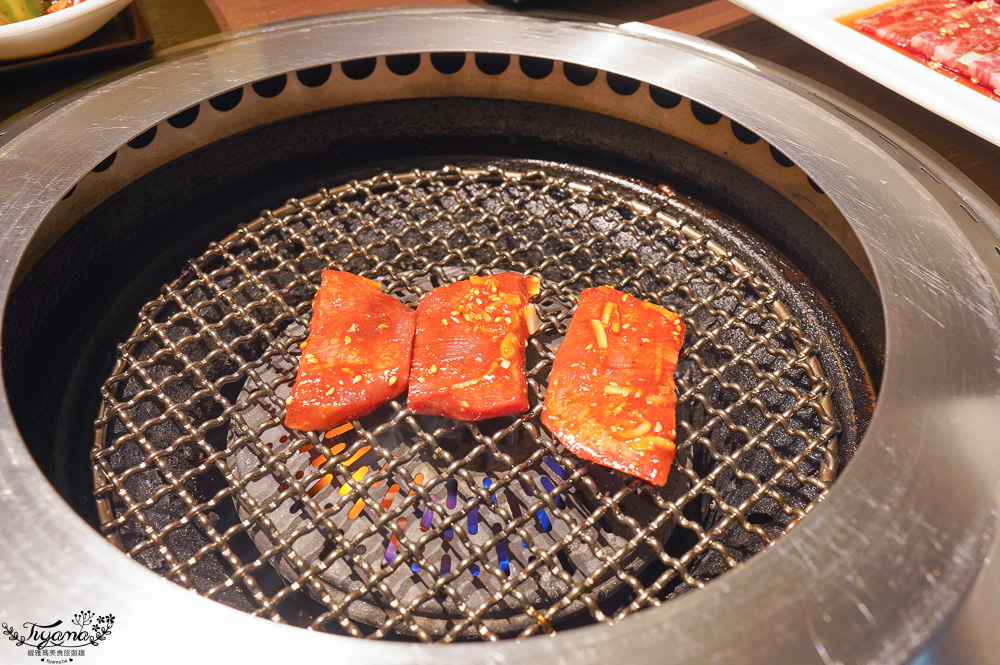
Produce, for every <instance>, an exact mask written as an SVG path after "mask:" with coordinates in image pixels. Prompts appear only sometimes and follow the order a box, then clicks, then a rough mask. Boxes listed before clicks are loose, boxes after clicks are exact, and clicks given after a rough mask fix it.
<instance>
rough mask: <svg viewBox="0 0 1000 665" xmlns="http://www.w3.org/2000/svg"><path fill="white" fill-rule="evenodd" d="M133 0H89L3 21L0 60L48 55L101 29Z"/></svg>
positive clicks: (0, 32)
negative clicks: (14, 20) (10, 20)
mask: <svg viewBox="0 0 1000 665" xmlns="http://www.w3.org/2000/svg"><path fill="white" fill-rule="evenodd" d="M131 1H132V0H86V2H81V3H80V4H78V5H74V6H73V7H67V8H66V9H61V10H59V11H57V12H53V13H51V14H45V15H43V16H39V17H38V18H29V19H28V20H27V21H18V22H17V23H9V24H7V25H0V60H17V59H21V58H34V57H36V56H40V55H47V54H49V53H55V52H56V51H61V50H63V49H64V48H68V47H70V46H72V45H73V44H76V43H77V42H80V41H83V40H84V39H86V38H87V37H89V36H90V35H92V34H94V33H95V32H97V30H98V29H99V28H101V27H102V26H103V25H104V24H105V23H107V22H108V21H110V20H111V19H112V18H114V17H115V14H117V13H118V12H120V11H121V10H123V9H125V7H126V5H128V4H129V3H130V2H131Z"/></svg>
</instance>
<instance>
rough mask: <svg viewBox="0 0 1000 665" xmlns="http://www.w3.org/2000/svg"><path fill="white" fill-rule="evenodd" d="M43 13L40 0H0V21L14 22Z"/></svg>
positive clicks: (43, 8) (43, 9) (43, 7)
mask: <svg viewBox="0 0 1000 665" xmlns="http://www.w3.org/2000/svg"><path fill="white" fill-rule="evenodd" d="M44 13H45V5H43V4H42V0H0V23H14V22H16V21H25V20H27V19H29V18H35V17H37V16H41V15H42V14H44Z"/></svg>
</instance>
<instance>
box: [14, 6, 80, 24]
mask: <svg viewBox="0 0 1000 665" xmlns="http://www.w3.org/2000/svg"><path fill="white" fill-rule="evenodd" d="M81 2H83V0H0V25H6V24H7V23H16V22H18V21H26V20H27V19H29V18H37V17H39V16H41V15H42V14H51V13H52V12H55V11H59V10H60V9H65V8H66V7H72V6H73V5H77V4H79V3H81Z"/></svg>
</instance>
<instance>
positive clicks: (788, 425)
mask: <svg viewBox="0 0 1000 665" xmlns="http://www.w3.org/2000/svg"><path fill="white" fill-rule="evenodd" d="M722 242H724V241H723V240H718V239H716V238H713V237H712V236H711V235H710V234H709V232H708V231H707V230H706V228H705V227H704V225H703V224H701V223H700V218H699V215H698V214H696V213H694V212H692V211H691V210H690V209H689V208H687V207H686V206H685V205H684V202H683V200H681V199H678V198H674V197H673V196H658V197H656V200H655V201H653V202H652V204H651V203H650V202H649V201H642V202H640V201H639V200H638V199H636V198H635V197H633V196H632V195H631V193H630V192H628V191H619V190H618V189H616V188H614V187H612V186H608V185H605V184H601V183H596V184H585V183H581V182H576V181H571V180H568V179H566V178H563V177H558V176H554V175H550V174H547V173H545V172H541V171H534V172H514V171H508V170H503V169H500V168H497V167H492V168H486V169H476V170H462V169H459V168H456V167H448V168H443V169H439V170H433V171H414V172H410V173H402V174H388V173H387V174H383V175H380V176H378V177H375V178H372V179H369V180H365V181H358V182H352V183H349V184H347V185H344V186H342V187H338V188H336V189H332V190H323V191H321V192H319V193H318V194H316V195H314V196H312V197H309V198H308V199H305V200H301V201H292V202H290V203H289V204H288V205H287V206H285V207H284V208H282V209H280V210H276V211H273V212H269V213H266V214H264V215H263V216H262V217H261V218H260V219H258V220H255V221H254V222H252V223H250V224H247V225H245V226H243V227H241V228H240V229H239V230H237V231H236V232H235V233H234V234H232V235H231V236H229V237H228V238H226V239H225V240H223V241H221V242H219V243H217V244H213V245H212V246H211V247H209V249H208V251H207V252H206V253H205V254H203V255H202V256H201V257H199V258H197V259H195V260H193V261H192V262H191V263H190V264H189V266H188V267H187V268H186V270H185V271H184V273H183V274H182V275H181V276H180V277H179V278H178V279H177V280H176V281H174V282H173V283H171V284H170V285H168V286H167V287H165V289H164V290H163V292H162V294H161V295H160V297H159V298H157V299H156V300H154V301H152V302H150V303H148V304H147V305H146V306H145V307H144V308H143V310H142V312H141V313H140V317H139V318H140V320H139V324H138V326H137V327H136V329H135V331H134V334H133V335H132V337H131V338H130V339H128V340H126V341H125V342H124V343H122V344H121V345H120V346H119V352H120V359H119V362H118V363H117V365H116V367H115V368H114V372H113V374H112V375H111V376H110V377H109V379H108V380H107V382H106V383H105V385H104V389H103V404H102V409H101V413H100V416H99V418H98V421H97V430H96V438H95V447H94V450H93V460H94V472H95V481H96V485H97V490H96V497H97V501H98V507H99V512H100V515H101V519H102V530H103V531H104V533H105V534H107V536H108V537H109V538H110V539H111V540H112V541H113V542H115V543H116V544H117V545H118V546H119V547H121V548H122V549H123V550H124V551H126V552H127V553H128V554H129V555H130V556H131V557H133V558H135V559H137V560H139V561H141V562H142V563H143V564H144V565H146V566H147V567H149V568H151V569H153V570H156V571H158V572H160V573H161V574H162V575H164V576H165V577H167V578H168V579H171V580H173V581H175V582H177V583H179V584H182V585H184V586H187V587H189V588H194V589H196V590H198V591H199V593H201V594H203V595H205V596H207V597H209V598H213V599H215V600H218V601H221V602H225V603H227V604H230V605H233V606H235V607H239V608H241V609H244V610H246V611H248V612H251V613H253V614H257V615H261V616H265V617H268V618H272V619H277V620H282V621H287V622H289V623H295V624H299V625H304V626H308V627H311V628H313V629H319V630H328V631H333V632H341V633H346V634H349V635H355V636H366V637H367V636H371V637H392V638H396V639H418V640H421V641H428V642H429V641H445V642H448V641H455V640H464V639H498V638H504V637H513V636H518V635H521V636H528V635H532V634H537V633H541V632H552V631H556V630H562V629H566V628H571V627H573V626H577V625H583V624H586V623H592V622H606V621H613V620H617V619H621V618H623V617H625V616H627V615H628V614H631V613H633V612H635V611H638V610H641V609H642V608H644V607H649V606H655V605H658V604H660V603H661V602H664V601H666V600H668V599H669V598H672V597H675V596H677V595H680V594H682V593H685V592H687V591H690V590H692V589H696V588H698V587H700V586H702V585H704V583H705V582H707V581H708V580H709V579H711V578H713V577H715V576H717V575H718V574H721V573H722V572H724V571H725V570H728V569H730V568H732V567H734V566H736V565H738V563H739V562H741V561H743V560H745V559H746V558H747V557H749V556H751V555H752V554H754V553H755V552H757V551H759V550H761V549H763V548H764V547H765V546H766V545H767V544H769V543H770V542H772V541H773V540H774V539H775V538H777V537H779V536H780V535H781V534H782V533H784V532H785V531H787V530H788V529H789V528H790V527H791V526H792V525H793V524H794V523H795V522H797V521H798V520H800V519H801V518H802V517H803V516H804V515H805V514H806V513H807V511H808V510H809V509H810V507H811V506H812V505H814V503H815V501H816V500H818V499H819V498H820V497H821V496H822V494H823V493H824V492H825V491H826V490H827V489H828V487H829V484H830V483H831V482H832V480H833V479H834V476H835V473H836V470H837V467H838V464H839V461H838V459H839V453H838V450H837V436H838V430H839V427H840V425H839V424H838V422H837V421H836V419H835V417H834V413H835V408H834V403H833V399H834V391H833V389H832V388H831V384H830V381H829V380H828V378H827V377H826V376H824V374H823V371H822V366H821V363H820V362H819V355H818V353H817V343H816V342H815V341H813V340H810V339H808V338H807V337H806V335H805V333H804V332H803V328H802V326H801V325H800V324H799V322H798V320H797V319H796V317H794V316H792V315H791V314H790V313H789V307H788V306H786V305H785V304H784V303H783V302H782V299H781V294H780V293H779V292H778V291H777V290H776V289H775V287H774V286H773V285H772V284H769V283H767V282H765V281H764V280H763V279H761V278H760V277H759V276H757V275H756V274H754V272H753V271H752V270H751V269H750V268H748V266H747V264H746V263H745V262H744V261H743V260H741V259H740V258H737V257H735V256H734V255H733V254H732V253H731V252H730V251H728V250H727V249H725V248H724V246H723V244H722ZM330 267H333V268H336V269H339V270H345V271H348V272H352V273H355V274H359V275H362V276H365V277H368V278H371V279H375V280H378V281H380V282H381V283H382V284H383V286H384V287H385V290H386V291H387V292H388V293H390V294H392V295H394V296H395V297H398V298H401V299H403V300H404V301H406V302H410V303H413V302H415V301H416V299H417V298H419V296H420V295H421V294H423V293H425V292H426V291H428V290H429V289H430V288H433V287H434V286H437V285H440V284H443V283H449V282H452V281H455V280H456V279H458V278H461V277H462V276H464V275H468V274H473V273H479V274H485V273H487V272H493V271H499V270H512V271H517V272H531V273H533V274H537V275H540V276H541V277H542V282H543V291H542V293H541V294H540V295H539V298H538V299H539V302H540V304H539V319H540V328H539V331H538V333H537V334H536V335H535V336H534V337H532V338H531V340H530V342H529V346H528V364H527V368H528V385H529V400H530V404H531V408H530V410H529V411H528V412H527V413H525V414H521V415H519V416H516V417H508V418H500V419H495V420H491V421H484V422H480V423H469V422H456V421H450V420H446V419H441V418H430V417H422V416H415V415H413V414H411V413H409V412H408V411H406V410H405V408H404V402H402V401H400V400H394V401H391V402H390V403H389V404H387V405H385V406H383V407H382V408H380V409H379V410H377V411H376V412H375V413H373V414H371V415H369V416H366V417H364V418H362V419H361V420H359V421H356V422H355V423H354V424H353V427H351V428H350V429H344V428H339V430H338V431H335V432H333V433H331V434H330V435H328V436H317V434H316V433H302V432H297V431H293V430H287V429H285V428H284V426H283V424H282V421H283V417H284V411H283V408H284V399H285V398H286V397H287V395H288V393H289V391H290V388H291V383H292V381H293V379H294V368H295V365H296V360H297V358H296V354H297V353H298V350H297V349H298V344H299V343H300V342H301V341H302V340H303V339H304V338H305V332H306V316H307V314H308V309H309V303H310V301H311V299H312V296H313V295H314V293H315V289H316V284H317V282H318V279H319V274H320V272H321V271H322V270H323V269H326V268H330ZM600 284H608V285H612V286H615V287H616V288H618V289H620V290H623V291H625V292H628V293H631V294H633V295H635V296H637V297H639V298H642V299H644V300H649V301H651V302H654V303H658V304H661V305H663V306H665V307H668V308H670V309H672V310H674V311H677V312H679V313H681V315H682V317H683V319H684V321H685V323H686V324H687V328H688V332H687V340H686V344H685V348H684V350H683V352H682V357H681V361H680V363H679V365H678V370H677V373H676V379H677V386H678V396H679V402H678V410H677V415H678V422H677V433H678V456H677V462H676V466H675V468H674V470H673V471H672V472H671V476H670V481H669V482H668V484H667V485H666V486H665V487H663V488H657V487H653V486H651V485H649V484H647V483H644V482H642V481H638V480H636V479H634V478H631V477H628V476H625V475H623V474H620V473H617V472H615V471H612V470H610V469H606V468H603V467H599V466H592V465H590V464H587V463H585V462H583V461H581V460H579V459H577V458H575V457H573V456H572V455H569V454H567V453H566V452H565V451H564V449H563V448H562V447H561V446H560V445H559V444H558V443H557V442H555V441H554V440H553V439H552V438H551V437H550V436H549V435H548V434H547V433H546V432H545V431H544V430H543V429H542V428H541V426H540V423H539V415H540V411H541V403H542V399H543V397H544V391H545V385H546V380H547V376H548V371H549V368H550V365H551V361H552V358H553V357H554V354H555V350H556V348H557V347H558V344H559V341H560V340H561V336H562V333H563V332H564V330H565V327H566V325H567V324H568V322H569V316H570V313H571V312H572V309H573V306H574V304H575V300H576V295H577V294H578V293H579V292H580V291H581V290H582V289H583V288H587V287H590V286H596V285H600Z"/></svg>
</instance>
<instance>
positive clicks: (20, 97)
mask: <svg viewBox="0 0 1000 665" xmlns="http://www.w3.org/2000/svg"><path fill="white" fill-rule="evenodd" d="M136 2H137V3H138V7H139V9H140V10H141V14H142V16H143V17H144V19H145V22H146V25H147V27H148V32H149V33H150V34H151V35H152V38H153V40H154V42H153V46H152V48H145V49H140V50H135V49H133V50H132V51H129V52H125V53H117V54H111V55H107V56H105V57H102V58H96V59H95V58H91V59H89V60H86V61H80V62H74V61H72V60H70V61H68V62H63V63H60V64H59V65H58V66H49V67H38V68H35V69H33V70H27V71H22V72H13V73H7V74H4V73H3V72H2V70H0V120H3V119H6V118H8V117H10V116H12V115H14V114H16V113H18V112H20V111H22V110H24V109H25V108H28V107H30V106H31V105H33V104H36V103H38V102H39V101H41V100H43V99H45V98H47V97H49V96H51V95H54V94H58V93H59V92H60V91H63V90H65V89H67V88H69V87H71V86H73V85H76V84H79V83H80V82H82V81H85V80H88V79H90V78H92V77H95V76H101V75H105V74H107V73H109V72H112V71H114V70H115V69H118V68H121V67H125V66H129V65H134V64H136V63H140V62H142V61H143V60H148V59H149V58H151V57H153V56H154V55H155V54H157V53H159V52H162V51H164V50H166V49H168V48H170V47H172V46H176V45H178V44H182V43H184V42H187V41H190V40H192V39H197V38H200V37H206V36H209V35H212V34H217V33H219V32H222V31H227V30H238V29H244V28H250V27H253V26H256V25H262V24H265V23H269V22H273V21H277V20H282V19H287V18H295V17H299V16H308V15H314V14H320V13H326V12H333V11H346V10H356V9H365V8H371V7H379V6H393V5H395V6H399V5H404V4H405V5H426V4H453V5H483V6H485V5H489V4H494V3H487V2H485V0H437V1H434V0H395V1H393V0H280V1H276V0H136ZM497 4H498V5H499V6H506V7H509V8H511V11H522V9H521V7H524V8H526V9H530V10H535V9H544V10H563V11H571V12H574V13H576V14H580V13H583V14H590V15H593V16H595V18H605V19H612V20H614V21H619V22H620V21H645V22H648V23H651V24H654V25H659V26H662V27H667V28H672V29H675V30H680V31H682V32H686V33H688V34H694V35H700V36H702V37H706V38H709V39H712V40H714V41H716V42H718V43H720V44H723V45H726V46H730V47H732V48H736V49H739V50H741V51H745V52H747V53H750V54H752V55H755V56H758V57H761V58H764V59H766V60H769V61H771V62H774V63H777V64H779V65H783V66H785V67H787V68H789V69H792V70H794V71H796V72H798V73H800V74H804V75H805V76H808V77H810V78H812V79H814V80H816V81H818V82H820V83H822V84H824V85H827V86H829V87H831V88H833V89H834V90H837V91H839V92H841V93H843V94H845V95H847V96H849V97H851V98H853V99H855V100H857V101H858V102H860V103H861V104H863V105H865V106H868V107H869V108H871V109H872V110H874V111H875V112H877V113H879V114H881V115H883V116H885V117H886V118H888V119H889V120H890V121H892V122H894V123H896V124H897V125H899V126H900V127H902V128H903V129H904V130H906V131H908V132H910V133H911V134H913V135H914V136H915V137H916V138H918V139H919V140H921V141H923V142H924V143H926V144H927V145H928V146H930V148H931V149H933V150H934V151H936V152H938V153H939V154H941V155H942V156H943V157H944V158H945V159H947V160H948V161H950V162H951V163H953V164H954V165H955V166H957V167H958V168H959V170H961V171H962V172H964V173H965V174H966V175H967V176H969V178H971V179H972V180H973V182H975V183H976V184H977V185H979V186H980V187H981V188H982V189H983V190H984V191H985V192H986V194H987V195H988V196H990V197H991V198H992V199H993V200H995V201H1000V147H997V146H994V145H993V144H991V143H989V142H988V141H985V140H983V139H981V138H979V137H977V136H975V135H974V134H971V133H970V132H968V131H966V130H964V129H962V128H960V127H958V126H956V125H954V124H952V123H951V122H949V121H947V120H944V119H942V118H940V117H938V116H936V115H935V114H933V113H931V112H930V111H927V110H926V109H924V108H922V107H920V106H918V105H917V104H914V103H912V102H910V101H909V100H907V99H905V98H903V97H901V96H900V95H898V94H896V93H894V92H892V91H891V90H889V89H887V88H885V87H883V86H881V85H880V84H878V83H875V82H874V81H871V80H869V79H868V78H866V77H865V76H863V75H861V74H859V73H857V72H855V71H854V70H852V69H850V68H848V67H846V66H844V65H842V64H840V63H839V62H838V61H836V60H834V59H833V58H830V57H829V56H827V55H825V54H823V53H821V52H820V51H818V50H816V49H815V48H813V47H811V46H809V45H808V44H806V43H805V42H803V41H801V40H799V39H797V38H795V37H793V36H791V35H789V34H788V33H786V32H784V31H782V30H780V29H779V28H776V27H774V26H773V25H771V24H769V23H767V22H766V21H763V20H761V19H758V18H756V17H753V16H752V15H750V14H748V13H747V12H745V11H743V10H742V9H739V8H738V7H736V6H735V5H732V4H730V3H729V2H726V0H711V1H706V0H629V1H626V2H614V1H609V0H531V1H530V2H527V3H524V4H520V5H509V4H499V3H497ZM99 38H100V36H97V37H95V38H92V39H99Z"/></svg>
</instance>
